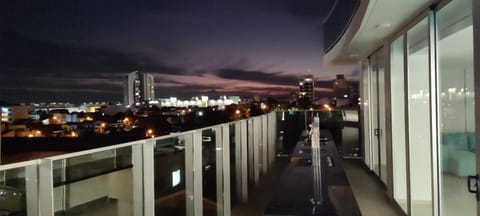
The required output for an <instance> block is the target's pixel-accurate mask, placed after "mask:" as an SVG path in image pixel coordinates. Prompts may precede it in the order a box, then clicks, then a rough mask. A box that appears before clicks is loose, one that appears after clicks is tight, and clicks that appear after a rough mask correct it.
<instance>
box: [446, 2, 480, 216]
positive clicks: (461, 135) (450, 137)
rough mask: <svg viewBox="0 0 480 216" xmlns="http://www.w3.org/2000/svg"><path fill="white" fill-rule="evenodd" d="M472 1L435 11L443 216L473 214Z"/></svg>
mask: <svg viewBox="0 0 480 216" xmlns="http://www.w3.org/2000/svg"><path fill="white" fill-rule="evenodd" d="M471 7H472V0H456V1H452V2H450V3H449V4H447V5H446V6H445V7H443V8H441V9H440V10H439V11H438V12H437V39H438V41H437V50H438V64H437V66H438V76H439V88H438V92H437V94H439V100H440V103H439V107H438V113H439V125H438V133H439V137H440V145H439V151H440V154H439V167H440V179H439V180H440V206H441V211H440V212H441V215H477V207H476V205H477V202H476V200H475V194H472V193H469V192H468V190H467V176H472V175H475V174H476V160H477V158H476V149H477V143H476V141H475V104H474V92H475V89H474V70H473V24H472V9H471Z"/></svg>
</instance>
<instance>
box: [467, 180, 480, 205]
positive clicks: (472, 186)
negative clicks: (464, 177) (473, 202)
mask: <svg viewBox="0 0 480 216" xmlns="http://www.w3.org/2000/svg"><path fill="white" fill-rule="evenodd" d="M468 192H470V193H474V194H476V195H475V196H476V198H477V200H480V197H479V195H480V194H479V193H478V175H474V176H468Z"/></svg>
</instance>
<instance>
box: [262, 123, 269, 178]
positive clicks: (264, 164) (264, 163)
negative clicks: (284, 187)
mask: <svg viewBox="0 0 480 216" xmlns="http://www.w3.org/2000/svg"><path fill="white" fill-rule="evenodd" d="M267 136H268V131H267V114H265V115H262V133H261V137H262V169H263V171H262V172H263V175H267V172H268V143H267Z"/></svg>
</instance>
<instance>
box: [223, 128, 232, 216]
mask: <svg viewBox="0 0 480 216" xmlns="http://www.w3.org/2000/svg"><path fill="white" fill-rule="evenodd" d="M222 137H223V141H222V145H223V151H222V153H223V215H225V216H229V215H231V199H230V197H231V195H230V194H231V191H230V125H228V124H225V125H223V126H222Z"/></svg>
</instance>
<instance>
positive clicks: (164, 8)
mask: <svg viewBox="0 0 480 216" xmlns="http://www.w3.org/2000/svg"><path fill="white" fill-rule="evenodd" d="M334 1H335V0H237V1H233V0H191V1H187V0H168V1H164V0H151V1H136V0H109V1H105V0H95V1H90V0H41V1H39V0H12V1H7V0H1V1H0V101H8V102H53V101H57V102H59V101H61V102H73V103H79V102H83V101H87V102H88V101H121V100H122V98H123V96H122V94H123V91H122V89H123V79H124V77H125V76H126V74H127V73H129V72H131V71H135V70H138V71H140V72H145V73H150V74H152V75H154V76H155V82H156V83H155V86H156V89H155V90H156V91H155V95H156V97H168V96H177V97H181V98H186V97H190V96H196V95H201V94H206V93H208V92H211V91H213V90H214V91H216V92H218V93H221V94H228V95H232V94H233V95H241V96H253V95H265V96H268V95H282V94H288V93H289V92H293V91H296V90H297V81H298V76H301V75H304V74H313V75H314V76H315V77H316V78H318V79H320V80H325V81H324V82H318V83H317V86H318V88H317V91H319V92H321V91H324V92H328V91H331V89H329V88H330V87H331V82H329V81H327V80H332V79H334V77H335V74H338V73H342V74H345V75H346V77H347V79H357V76H358V70H359V69H358V66H357V65H341V66H338V65H337V66H334V65H324V64H323V59H322V56H323V39H322V38H323V34H324V32H326V33H328V29H327V30H324V29H323V28H322V22H323V20H324V17H325V16H326V14H328V12H329V10H330V8H331V7H332V5H333V3H334Z"/></svg>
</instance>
